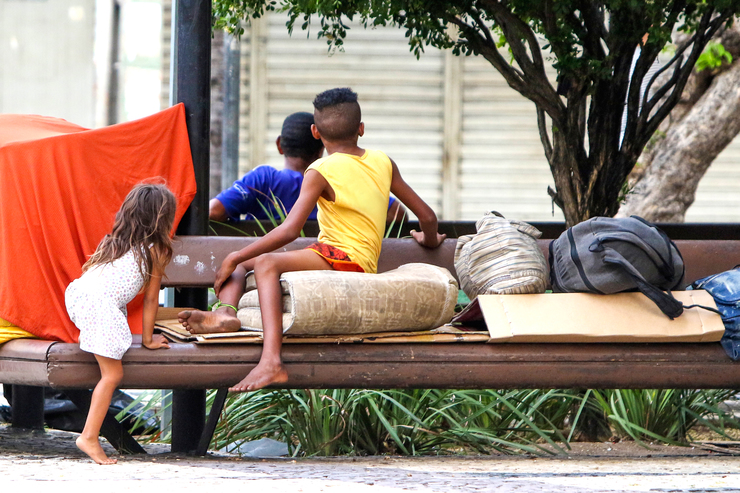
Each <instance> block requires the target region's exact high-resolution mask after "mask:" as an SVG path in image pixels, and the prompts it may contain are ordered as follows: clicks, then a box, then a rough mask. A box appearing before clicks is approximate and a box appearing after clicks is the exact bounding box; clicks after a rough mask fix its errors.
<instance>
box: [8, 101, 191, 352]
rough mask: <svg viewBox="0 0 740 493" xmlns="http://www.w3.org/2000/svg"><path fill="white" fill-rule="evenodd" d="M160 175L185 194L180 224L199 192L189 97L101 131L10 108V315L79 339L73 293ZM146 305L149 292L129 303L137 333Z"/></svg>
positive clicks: (59, 336) (28, 326)
mask: <svg viewBox="0 0 740 493" xmlns="http://www.w3.org/2000/svg"><path fill="white" fill-rule="evenodd" d="M155 177H161V178H163V179H164V180H165V182H166V183H167V185H168V186H169V187H170V189H171V190H172V191H173V193H174V194H175V196H176V197H177V200H178V207H177V219H176V221H177V222H179V221H180V219H181V218H182V215H183V213H184V212H185V209H187V207H188V205H189V204H190V202H191V201H192V199H193V197H194V195H195V176H194V173H193V163H192V158H191V156H190V144H189V142H188V134H187V129H186V126H185V110H184V106H183V105H182V104H180V105H177V106H174V107H172V108H169V109H167V110H165V111H162V112H160V113H157V114H155V115H152V116H150V117H147V118H142V119H141V120H136V121H133V122H127V123H121V124H118V125H113V126H110V127H106V128H101V129H96V130H88V129H86V128H83V127H80V126H78V125H74V124H72V123H69V122H66V121H64V120H60V119H57V118H49V117H41V116H35V115H0V231H1V232H2V240H1V241H0V317H2V318H4V319H5V320H7V321H9V322H11V323H12V324H14V325H17V326H18V327H21V328H22V329H24V330H26V331H28V332H30V333H32V334H34V335H36V336H38V337H41V338H43V339H51V340H59V341H64V342H77V338H78V335H79V331H78V330H77V328H76V327H75V326H74V324H72V322H71V321H70V319H69V317H68V316H67V310H66V308H65V306H64V291H65V289H66V288H67V285H68V284H69V283H70V282H71V281H72V280H74V279H76V278H77V277H79V276H80V274H81V273H82V264H84V263H85V261H86V259H87V258H88V257H89V256H90V255H91V254H92V253H93V252H94V251H95V248H96V247H97V245H98V243H99V242H100V240H101V239H102V238H103V236H105V235H106V234H108V233H110V231H111V229H112V226H113V219H114V217H115V214H116V212H117V211H118V208H119V207H120V205H121V203H122V202H123V199H124V198H125V196H126V194H127V193H128V192H129V191H130V190H131V188H132V187H133V186H134V185H135V184H137V183H139V182H141V181H143V180H145V179H150V178H155ZM141 305H142V299H141V296H139V297H138V298H137V299H135V300H134V301H132V302H131V303H130V304H129V325H130V326H131V330H132V332H134V333H139V332H141Z"/></svg>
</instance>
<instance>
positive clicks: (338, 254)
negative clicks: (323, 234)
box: [306, 242, 365, 272]
mask: <svg viewBox="0 0 740 493" xmlns="http://www.w3.org/2000/svg"><path fill="white" fill-rule="evenodd" d="M306 250H311V251H314V252H316V253H317V254H318V255H321V257H322V258H323V259H324V260H326V261H327V262H329V265H331V268H332V269H334V270H339V271H343V272H365V269H363V268H362V267H360V264H358V263H356V262H352V260H350V258H349V255H347V254H346V253H345V252H343V251H342V250H340V249H339V248H337V247H333V246H331V245H325V244H324V243H318V242H317V243H314V244H312V245H310V246H307V247H306Z"/></svg>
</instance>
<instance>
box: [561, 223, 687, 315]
mask: <svg viewBox="0 0 740 493" xmlns="http://www.w3.org/2000/svg"><path fill="white" fill-rule="evenodd" d="M683 276H684V264H683V257H681V253H680V252H679V251H678V248H677V247H676V245H675V243H673V242H672V241H671V240H670V239H669V238H668V236H666V234H665V233H664V232H663V231H661V230H660V229H658V228H657V227H656V226H655V225H653V224H651V223H649V222H647V221H645V220H644V219H642V218H640V217H637V216H632V217H625V218H611V217H594V218H591V219H589V220H587V221H583V222H582V223H579V224H576V225H575V226H573V227H572V228H569V229H568V230H566V231H565V232H564V233H563V234H561V235H560V237H559V238H558V239H556V240H553V242H552V243H550V283H551V284H552V290H553V292H556V293H599V294H611V293H618V292H621V291H631V290H634V289H638V290H640V291H641V292H642V293H643V294H644V295H645V296H647V297H648V298H650V300H652V301H653V302H654V303H655V304H656V305H658V307H659V308H660V310H661V311H662V312H663V313H664V314H666V315H667V316H668V317H670V318H672V319H673V318H676V317H678V316H679V315H681V313H683V309H684V308H689V307H684V306H683V304H682V303H681V302H680V301H678V300H676V299H675V298H674V297H673V296H671V295H670V290H671V289H680V288H681V287H682V283H683ZM664 290H666V291H669V292H668V293H666V292H664ZM692 306H693V305H692Z"/></svg>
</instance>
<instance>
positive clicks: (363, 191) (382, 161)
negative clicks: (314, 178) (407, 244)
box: [307, 150, 393, 273]
mask: <svg viewBox="0 0 740 493" xmlns="http://www.w3.org/2000/svg"><path fill="white" fill-rule="evenodd" d="M308 169H309V170H311V169H313V170H316V171H318V172H319V173H321V176H323V177H324V179H325V180H326V181H327V182H329V185H331V187H332V188H333V189H334V202H330V201H328V200H326V199H325V198H323V197H320V198H319V201H318V207H319V212H318V215H317V219H318V222H319V230H320V232H319V238H318V239H319V241H320V242H321V243H326V244H327V245H331V246H333V247H336V248H339V249H340V250H342V251H344V252H345V253H346V254H347V255H349V258H350V259H351V260H352V261H353V262H357V263H358V264H359V265H360V266H361V267H362V268H363V269H364V270H365V272H369V273H375V272H377V271H378V257H379V256H380V247H381V244H382V242H383V232H384V230H385V218H386V215H387V213H388V197H389V195H390V190H391V179H392V177H393V165H392V164H391V160H390V159H389V158H388V156H386V155H385V154H384V153H382V152H380V151H371V150H366V151H365V154H363V155H362V156H352V155H350V154H342V153H338V152H335V153H334V154H331V155H329V156H327V157H325V158H321V159H319V160H317V161H315V162H314V163H313V164H312V165H311V166H309V167H308ZM307 171H308V170H307Z"/></svg>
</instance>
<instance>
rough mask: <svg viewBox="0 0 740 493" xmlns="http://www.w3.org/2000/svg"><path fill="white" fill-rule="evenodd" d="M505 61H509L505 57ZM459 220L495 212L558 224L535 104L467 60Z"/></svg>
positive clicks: (482, 64)
mask: <svg viewBox="0 0 740 493" xmlns="http://www.w3.org/2000/svg"><path fill="white" fill-rule="evenodd" d="M507 56H508V55H507ZM462 92H463V110H462V111H463V119H462V147H461V161H462V162H461V166H460V168H461V177H460V198H461V204H460V217H459V219H463V220H477V219H478V218H480V217H481V216H482V215H483V213H484V212H486V211H489V210H496V211H499V212H501V213H502V214H503V215H504V216H506V217H507V218H511V219H522V220H527V221H562V220H563V215H562V212H561V211H560V209H558V208H557V207H555V215H554V216H553V214H552V210H553V207H552V203H551V200H550V197H549V195H548V194H547V186H548V185H549V186H552V187H553V188H554V184H553V179H552V175H551V173H550V168H549V166H548V164H547V160H546V159H545V154H544V151H543V149H542V144H541V142H540V138H539V132H538V130H537V116H536V113H535V107H534V103H532V102H531V101H529V100H528V99H525V98H524V97H522V96H521V95H519V93H517V92H516V91H514V90H513V89H511V88H510V87H509V86H508V84H507V83H506V81H505V80H504V78H503V77H502V76H501V74H499V73H498V72H497V71H496V69H494V68H493V66H492V65H491V64H490V63H488V62H487V61H486V60H485V59H483V57H473V56H471V57H466V58H465V59H464V76H463V91H462Z"/></svg>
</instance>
